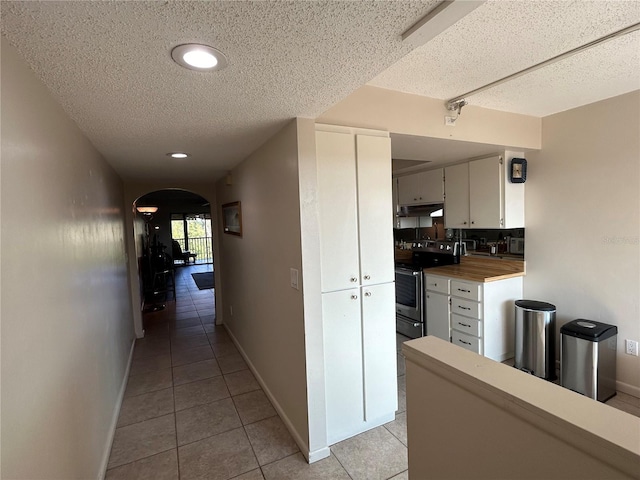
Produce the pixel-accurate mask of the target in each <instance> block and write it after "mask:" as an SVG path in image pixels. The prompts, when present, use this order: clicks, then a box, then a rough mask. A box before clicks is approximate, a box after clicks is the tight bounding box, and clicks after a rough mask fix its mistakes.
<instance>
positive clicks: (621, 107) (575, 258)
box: [524, 91, 640, 396]
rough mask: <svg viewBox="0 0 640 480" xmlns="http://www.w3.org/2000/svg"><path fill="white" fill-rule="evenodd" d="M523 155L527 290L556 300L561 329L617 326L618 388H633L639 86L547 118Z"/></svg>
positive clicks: (639, 333) (638, 322)
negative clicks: (577, 322)
mask: <svg viewBox="0 0 640 480" xmlns="http://www.w3.org/2000/svg"><path fill="white" fill-rule="evenodd" d="M527 158H528V160H529V162H528V173H527V188H526V198H525V208H526V213H525V215H526V219H527V226H526V231H527V232H526V238H527V245H526V250H525V254H526V261H527V275H526V277H525V278H524V293H525V296H526V297H527V298H531V299H536V300H543V301H547V302H551V303H553V304H554V305H556V307H557V317H556V318H557V320H556V321H557V328H558V330H559V329H560V326H561V325H563V324H564V323H566V322H568V321H571V320H574V319H577V318H587V319H591V320H596V321H600V322H605V323H609V324H613V325H617V326H618V352H617V359H618V361H617V377H618V389H619V390H621V391H625V392H626V393H630V394H633V395H636V396H640V358H639V357H634V356H630V355H626V354H625V353H624V340H625V339H627V338H628V339H633V340H636V341H637V340H640V295H639V292H640V235H639V234H640V92H639V91H635V92H632V93H629V94H625V95H621V96H618V97H614V98H610V99H608V100H603V101H601V102H597V103H593V104H591V105H586V106H584V107H580V108H576V109H573V110H569V111H566V112H562V113H558V114H556V115H552V116H549V117H546V118H544V119H543V121H542V150H541V151H540V152H532V153H529V154H528V157H527ZM558 338H560V337H559V333H558ZM557 358H559V357H557Z"/></svg>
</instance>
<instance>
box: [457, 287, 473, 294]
mask: <svg viewBox="0 0 640 480" xmlns="http://www.w3.org/2000/svg"><path fill="white" fill-rule="evenodd" d="M458 291H459V292H464V293H471V290H463V289H462V288H459V289H458Z"/></svg>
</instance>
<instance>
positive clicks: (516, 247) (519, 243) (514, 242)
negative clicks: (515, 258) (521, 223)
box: [508, 237, 524, 255]
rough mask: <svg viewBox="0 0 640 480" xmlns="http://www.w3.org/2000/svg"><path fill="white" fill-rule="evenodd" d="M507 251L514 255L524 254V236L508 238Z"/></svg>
mask: <svg viewBox="0 0 640 480" xmlns="http://www.w3.org/2000/svg"><path fill="white" fill-rule="evenodd" d="M508 252H509V253H512V254H514V255H524V238H516V237H511V238H509V250H508Z"/></svg>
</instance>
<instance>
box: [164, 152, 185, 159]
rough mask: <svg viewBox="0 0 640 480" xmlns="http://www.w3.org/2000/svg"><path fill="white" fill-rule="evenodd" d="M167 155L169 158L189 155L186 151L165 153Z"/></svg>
mask: <svg viewBox="0 0 640 480" xmlns="http://www.w3.org/2000/svg"><path fill="white" fill-rule="evenodd" d="M167 155H168V156H170V157H171V158H187V157H188V156H189V154H188V153H184V152H174V153H167Z"/></svg>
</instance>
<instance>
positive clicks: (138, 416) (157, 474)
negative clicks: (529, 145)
mask: <svg viewBox="0 0 640 480" xmlns="http://www.w3.org/2000/svg"><path fill="white" fill-rule="evenodd" d="M210 270H211V265H195V266H189V267H182V268H179V269H178V273H177V276H176V286H177V288H176V297H177V298H176V299H175V301H174V300H171V299H169V300H168V301H166V302H165V304H166V309H164V310H162V311H159V312H155V313H152V314H145V317H144V322H145V330H146V336H145V338H143V339H139V340H137V341H136V346H135V349H134V355H133V362H132V365H131V371H130V376H129V381H128V384H127V389H126V391H125V397H124V401H123V404H122V408H121V411H120V417H119V419H118V423H117V428H116V433H115V437H114V442H113V446H112V450H111V456H110V459H109V463H108V470H107V475H106V478H107V480H115V479H123V480H125V479H126V480H132V479H136V480H144V479H154V480H177V479H181V480H189V479H211V480H217V479H219V480H229V479H237V480H285V479H292V480H305V479H313V480H322V479H327V480H340V479H345V480H349V479H352V480H378V479H379V480H390V479H394V480H401V479H404V480H406V479H408V473H407V468H408V467H407V425H406V422H407V418H406V411H405V410H406V379H405V364H404V358H403V357H402V354H401V353H400V347H401V344H402V342H404V341H406V340H407V338H406V337H403V336H401V335H397V336H396V345H397V350H398V411H397V413H396V419H395V421H393V422H390V423H388V424H386V425H383V426H381V427H378V428H375V429H373V430H370V431H368V432H365V433H363V434H361V435H358V436H356V437H353V438H350V439H348V440H345V441H343V442H340V443H338V444H336V445H333V446H332V447H331V456H330V457H329V458H326V459H323V460H320V461H318V462H316V463H314V464H312V465H309V464H308V463H307V462H306V461H305V459H304V457H303V456H302V454H301V453H300V451H299V449H298V446H297V445H296V443H295V442H294V441H293V439H292V438H291V436H290V434H289V432H288V431H287V429H286V428H285V426H284V424H283V422H282V420H281V419H280V418H279V417H278V415H277V413H276V411H275V409H274V408H273V406H272V405H271V403H270V402H269V400H268V398H267V396H266V395H265V393H264V392H263V391H262V389H261V388H260V385H259V384H258V382H257V381H256V379H255V378H254V376H253V375H252V373H251V371H250V370H249V369H248V367H247V364H246V363H245V362H244V360H243V359H242V356H241V355H240V354H239V352H238V351H237V349H236V347H235V346H234V344H233V343H232V341H231V339H230V338H229V336H228V334H227V333H226V331H225V330H224V327H220V326H215V324H214V321H215V308H214V296H213V290H198V288H197V287H196V285H195V283H194V282H193V279H192V277H191V273H195V272H202V271H210ZM607 403H608V404H609V405H611V406H613V407H616V408H620V409H622V410H625V411H627V412H629V413H632V414H634V415H637V416H640V399H637V398H635V397H631V396H629V395H626V394H623V393H619V394H618V395H617V396H616V397H614V398H613V399H611V400H609V402H607Z"/></svg>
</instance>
